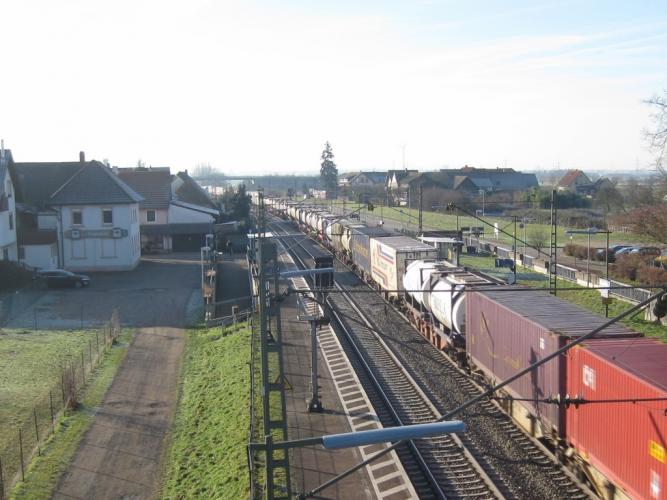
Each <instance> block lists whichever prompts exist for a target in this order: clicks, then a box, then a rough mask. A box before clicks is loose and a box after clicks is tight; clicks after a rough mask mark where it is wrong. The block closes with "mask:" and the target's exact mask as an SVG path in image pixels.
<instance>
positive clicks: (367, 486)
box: [281, 296, 377, 499]
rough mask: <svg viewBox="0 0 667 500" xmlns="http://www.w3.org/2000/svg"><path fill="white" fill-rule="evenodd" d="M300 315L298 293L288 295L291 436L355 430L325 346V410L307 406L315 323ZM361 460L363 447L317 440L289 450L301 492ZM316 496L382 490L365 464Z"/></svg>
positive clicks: (321, 372) (321, 376)
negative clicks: (333, 446)
mask: <svg viewBox="0 0 667 500" xmlns="http://www.w3.org/2000/svg"><path fill="white" fill-rule="evenodd" d="M297 315H298V308H297V303H296V297H294V296H291V297H288V298H287V299H286V300H285V301H284V302H283V306H282V310H281V317H282V331H283V339H284V344H283V356H284V363H285V376H286V378H287V380H288V382H289V384H290V386H291V389H288V390H287V391H285V399H286V406H287V423H288V431H287V432H288V437H289V439H301V438H307V437H314V436H322V435H325V434H338V433H342V432H350V431H351V427H350V424H349V421H348V413H347V412H346V410H345V409H344V407H343V403H342V402H341V399H340V397H339V395H338V392H337V388H336V386H335V384H334V381H333V378H332V375H331V373H330V372H329V369H328V367H327V365H326V363H325V360H324V359H323V355H322V352H321V350H318V380H319V386H320V398H321V401H322V406H323V408H324V410H323V411H322V413H309V412H308V401H309V400H310V396H311V389H310V357H311V352H310V323H309V322H307V321H298V320H297ZM323 331H324V330H322V332H323ZM327 331H328V328H327ZM318 335H319V332H318ZM362 460H363V457H362V455H361V453H360V451H359V449H358V448H349V449H342V450H325V449H324V448H322V447H321V446H313V447H308V448H300V449H294V450H292V451H291V452H290V467H291V472H292V488H293V489H295V490H297V491H300V492H301V491H308V490H310V489H312V488H315V487H317V486H319V485H320V484H322V483H324V482H326V481H327V480H329V479H331V478H333V477H334V476H336V475H337V474H339V473H341V472H343V471H345V470H346V469H349V468H350V467H353V466H354V465H356V464H358V463H359V462H361V461H362ZM317 498H331V499H357V498H358V499H369V498H377V495H376V494H375V491H374V488H373V486H372V484H371V482H370V479H369V477H368V475H367V473H366V468H363V469H361V470H359V471H357V472H355V473H354V474H352V475H350V476H349V477H346V478H345V479H342V480H341V481H339V482H337V483H336V484H334V485H332V486H331V487H329V488H328V489H326V490H323V491H322V492H321V493H320V494H319V495H318V496H317Z"/></svg>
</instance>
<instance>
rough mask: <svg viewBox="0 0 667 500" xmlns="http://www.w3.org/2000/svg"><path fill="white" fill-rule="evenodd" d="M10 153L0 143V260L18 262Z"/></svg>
mask: <svg viewBox="0 0 667 500" xmlns="http://www.w3.org/2000/svg"><path fill="white" fill-rule="evenodd" d="M11 164H12V152H11V151H9V150H8V149H5V147H4V144H3V143H0V260H13V261H16V260H18V247H17V244H16V197H15V195H14V182H13V180H12V176H11V172H10V165H11Z"/></svg>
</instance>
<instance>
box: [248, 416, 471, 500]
mask: <svg viewBox="0 0 667 500" xmlns="http://www.w3.org/2000/svg"><path fill="white" fill-rule="evenodd" d="M465 428H466V426H465V424H464V423H463V422H462V421H460V420H451V421H444V422H431V423H428V424H414V425H400V426H397V427H385V428H383V429H373V430H370V431H359V432H345V433H342V434H330V435H326V436H317V437H311V438H304V439H294V440H291V441H279V442H277V443H274V442H273V437H272V436H271V435H270V434H267V435H266V436H265V437H264V442H263V443H261V442H260V443H252V442H251V443H248V454H249V455H248V456H249V457H250V456H251V455H250V454H252V452H254V451H266V453H267V454H270V453H272V451H273V450H275V449H279V450H290V449H292V448H301V447H304V446H316V445H320V446H323V447H324V448H325V449H327V450H339V449H342V448H354V447H357V446H367V445H372V444H379V443H391V442H397V441H403V440H406V439H421V438H429V437H436V436H441V435H443V434H454V433H461V432H464V431H465ZM266 495H267V498H268V499H269V500H272V499H273V495H274V492H273V491H270V490H268V491H267V492H266ZM298 498H301V497H298Z"/></svg>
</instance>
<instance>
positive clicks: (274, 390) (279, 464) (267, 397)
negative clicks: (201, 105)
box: [257, 192, 292, 500]
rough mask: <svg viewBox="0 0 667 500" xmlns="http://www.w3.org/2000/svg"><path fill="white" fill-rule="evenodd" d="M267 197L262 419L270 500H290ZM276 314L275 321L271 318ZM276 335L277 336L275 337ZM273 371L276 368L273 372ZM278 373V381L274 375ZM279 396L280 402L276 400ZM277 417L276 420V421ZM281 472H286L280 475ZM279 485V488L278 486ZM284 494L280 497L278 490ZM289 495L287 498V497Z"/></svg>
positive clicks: (261, 250) (260, 245)
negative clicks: (281, 443) (281, 444)
mask: <svg viewBox="0 0 667 500" xmlns="http://www.w3.org/2000/svg"><path fill="white" fill-rule="evenodd" d="M264 217H265V214H264V197H263V193H261V192H260V198H259V222H260V229H259V234H258V236H259V237H258V241H257V250H258V258H257V263H258V287H257V288H258V295H259V296H258V303H259V321H260V350H261V353H260V354H261V370H262V410H263V411H262V417H263V424H264V427H263V429H264V439H265V443H266V464H265V465H266V498H267V499H269V500H273V499H274V498H281V497H284V498H288V497H289V495H290V494H291V490H292V488H291V480H290V468H289V454H288V453H284V452H282V451H281V450H276V449H274V447H273V446H272V443H273V438H274V431H278V435H279V436H280V439H282V440H286V439H287V410H286V405H285V367H284V364H283V353H282V330H281V324H280V302H279V301H278V300H277V299H278V297H279V295H280V294H279V289H278V278H279V276H278V274H279V273H278V259H277V256H278V254H277V251H276V244H275V243H272V242H268V241H266V238H265V228H264ZM269 263H271V264H272V266H271V267H272V272H273V275H274V280H273V285H274V286H273V288H274V294H273V296H271V290H270V289H271V287H270V283H269V280H268V279H267V269H268V267H269V266H268V265H269ZM272 313H273V316H274V318H273V319H274V321H272V318H271V314H272ZM273 332H275V335H273V334H272V333H273ZM270 367H271V368H272V369H271V370H270ZM274 367H275V368H277V371H278V373H277V374H276V375H277V376H275V378H274V373H273V372H274V371H275V368H274ZM273 394H278V396H279V397H278V398H275V397H272V395H273ZM276 400H277V401H279V404H280V408H279V411H275V410H276V409H275V408H273V410H274V411H273V413H272V411H271V410H272V408H271V406H272V404H271V403H273V405H275V404H276V402H277V401H276ZM272 416H273V418H272ZM278 471H282V472H280V473H279V474H277V472H278ZM276 483H279V484H276ZM277 487H279V488H280V489H281V490H283V488H284V490H283V493H282V494H279V495H278V496H276V488H277ZM283 495H285V496H283Z"/></svg>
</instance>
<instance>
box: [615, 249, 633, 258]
mask: <svg viewBox="0 0 667 500" xmlns="http://www.w3.org/2000/svg"><path fill="white" fill-rule="evenodd" d="M635 248H637V247H625V248H621V249H620V250H617V251H616V252H615V253H614V256H616V257H618V256H619V255H627V254H629V253H630V252H632V251H633V250H634V249H635Z"/></svg>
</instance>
